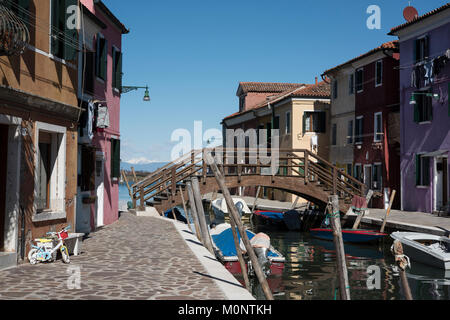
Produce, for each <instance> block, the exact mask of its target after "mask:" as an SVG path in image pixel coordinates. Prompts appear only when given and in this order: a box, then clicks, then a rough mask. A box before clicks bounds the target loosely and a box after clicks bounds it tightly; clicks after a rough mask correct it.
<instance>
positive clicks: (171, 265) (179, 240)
mask: <svg viewBox="0 0 450 320" xmlns="http://www.w3.org/2000/svg"><path fill="white" fill-rule="evenodd" d="M190 245H193V246H198V244H189V245H188V244H187V242H186V241H185V240H183V237H182V234H181V232H180V231H179V230H177V227H176V225H175V223H173V222H171V221H168V220H166V219H162V218H148V217H136V216H134V215H132V214H130V213H122V215H121V218H120V219H119V221H118V222H116V223H114V224H112V225H110V226H107V227H105V228H103V229H101V230H99V231H97V232H95V233H93V234H91V235H90V238H88V239H86V240H85V241H84V242H83V246H82V252H83V253H82V254H81V255H80V256H77V257H75V256H72V257H71V264H69V265H65V264H63V263H62V262H61V260H57V261H56V262H54V263H49V264H38V265H36V266H31V265H30V264H24V265H21V266H19V267H17V268H13V269H9V270H5V271H0V299H46V300H47V299H52V300H53V299H55V300H59V299H67V300H72V299H81V300H97V299H119V300H122V299H123V300H129V299H132V300H135V299H136V300H137V299H148V300H192V299H195V300H209V299H213V300H225V299H227V295H226V294H225V293H224V291H223V289H221V288H220V286H218V284H217V276H215V275H214V274H213V275H211V274H209V273H208V271H207V270H206V269H205V267H204V266H205V264H204V263H202V262H201V261H200V260H199V258H198V255H195V254H193V251H192V249H191V248H190ZM201 248H202V250H205V251H206V249H204V248H203V247H201ZM202 254H203V253H202ZM203 255H204V254H203ZM210 260H214V259H210ZM210 263H214V261H211V262H210ZM215 263H217V264H218V262H217V261H215ZM220 267H222V266H221V265H220ZM223 269H224V268H223ZM78 270H79V272H80V275H81V277H80V282H79V286H80V289H72V290H70V289H68V286H70V287H72V288H73V287H74V286H76V285H77V282H76V279H77V278H76V275H77V271H78ZM222 271H223V270H222ZM74 276H75V277H74ZM230 276H231V275H230ZM233 279H234V278H233ZM219 280H220V279H219ZM225 282H228V285H231V286H235V287H236V289H233V290H245V289H242V287H240V286H239V285H236V283H238V282H237V281H236V283H232V282H233V281H225ZM246 293H247V294H248V292H246ZM250 297H251V296H250Z"/></svg>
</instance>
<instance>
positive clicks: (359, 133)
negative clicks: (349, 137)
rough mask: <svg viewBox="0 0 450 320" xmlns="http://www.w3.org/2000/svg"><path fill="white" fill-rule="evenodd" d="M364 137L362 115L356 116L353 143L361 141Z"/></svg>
mask: <svg viewBox="0 0 450 320" xmlns="http://www.w3.org/2000/svg"><path fill="white" fill-rule="evenodd" d="M363 138H364V117H362V116H361V117H357V118H356V122H355V143H356V144H361V143H363Z"/></svg>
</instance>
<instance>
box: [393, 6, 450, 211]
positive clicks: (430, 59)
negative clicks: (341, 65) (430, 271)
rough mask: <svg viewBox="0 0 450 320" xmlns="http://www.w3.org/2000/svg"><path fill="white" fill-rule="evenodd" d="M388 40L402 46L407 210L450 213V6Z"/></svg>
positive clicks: (410, 24) (403, 164)
mask: <svg viewBox="0 0 450 320" xmlns="http://www.w3.org/2000/svg"><path fill="white" fill-rule="evenodd" d="M389 35H393V36H398V38H399V41H400V112H401V115H400V119H401V120H400V121H401V143H400V144H401V166H400V170H401V187H402V188H401V189H402V190H401V192H402V194H401V199H402V205H401V206H402V210H405V211H420V212H427V213H433V212H438V211H441V210H448V209H446V208H445V206H446V205H448V200H449V189H450V187H449V180H450V179H449V163H448V156H449V153H450V104H449V99H448V93H449V91H450V90H449V88H450V84H449V83H450V3H448V4H446V5H444V6H442V7H440V8H438V9H435V10H433V11H431V12H428V13H426V14H424V15H422V16H418V17H415V18H414V19H413V20H411V21H409V22H406V23H404V24H402V25H400V26H398V27H395V28H393V29H392V30H391V32H390V33H389Z"/></svg>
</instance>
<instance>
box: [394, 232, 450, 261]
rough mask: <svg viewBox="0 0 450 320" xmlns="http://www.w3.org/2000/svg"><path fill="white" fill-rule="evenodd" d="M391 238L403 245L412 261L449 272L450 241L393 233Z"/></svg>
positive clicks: (415, 234) (436, 237)
mask: <svg viewBox="0 0 450 320" xmlns="http://www.w3.org/2000/svg"><path fill="white" fill-rule="evenodd" d="M391 237H392V238H393V239H395V240H398V241H400V242H401V243H402V245H403V252H404V254H405V255H406V256H408V257H409V258H410V259H411V260H412V261H418V262H420V263H423V264H426V265H429V266H433V267H437V268H440V269H444V270H450V239H449V238H447V237H440V236H435V235H432V234H426V233H416V232H394V233H393V234H391Z"/></svg>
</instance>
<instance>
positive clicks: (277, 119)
mask: <svg viewBox="0 0 450 320" xmlns="http://www.w3.org/2000/svg"><path fill="white" fill-rule="evenodd" d="M273 129H274V130H277V129H278V130H279V129H280V116H275V117H274V119H273Z"/></svg>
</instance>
